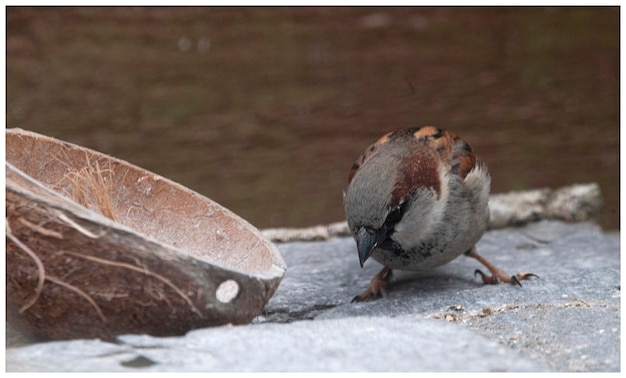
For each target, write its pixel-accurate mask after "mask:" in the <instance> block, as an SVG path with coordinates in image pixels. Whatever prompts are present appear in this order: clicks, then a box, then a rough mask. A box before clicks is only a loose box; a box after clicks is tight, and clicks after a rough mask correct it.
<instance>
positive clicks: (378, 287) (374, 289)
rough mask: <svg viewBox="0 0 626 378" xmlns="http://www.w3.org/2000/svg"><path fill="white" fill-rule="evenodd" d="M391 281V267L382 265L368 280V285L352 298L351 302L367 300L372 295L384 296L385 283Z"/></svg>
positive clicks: (385, 290) (372, 296) (385, 293)
mask: <svg viewBox="0 0 626 378" xmlns="http://www.w3.org/2000/svg"><path fill="white" fill-rule="evenodd" d="M389 281H391V269H390V268H387V267H384V268H383V269H382V270H381V271H380V272H378V274H377V275H375V276H374V278H372V280H371V281H370V286H369V287H368V288H367V290H365V291H364V292H362V293H361V294H360V295H357V296H356V297H354V298H353V299H352V302H363V301H368V300H370V299H372V298H374V297H384V296H386V295H387V285H388V284H389Z"/></svg>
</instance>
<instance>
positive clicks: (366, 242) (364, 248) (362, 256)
mask: <svg viewBox="0 0 626 378" xmlns="http://www.w3.org/2000/svg"><path fill="white" fill-rule="evenodd" d="M381 236H382V235H379V233H375V232H372V231H370V230H368V229H366V228H365V227H361V228H359V232H357V235H356V247H357V250H358V251H359V263H360V264H361V268H363V263H364V262H365V260H367V259H368V258H369V257H370V255H371V254H372V251H373V250H374V248H376V247H377V246H378V243H380V242H381V241H382V240H384V237H381Z"/></svg>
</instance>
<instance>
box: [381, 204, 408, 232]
mask: <svg viewBox="0 0 626 378" xmlns="http://www.w3.org/2000/svg"><path fill="white" fill-rule="evenodd" d="M405 210H406V202H402V203H401V204H400V205H398V206H396V207H394V208H392V209H391V210H390V211H389V214H387V219H385V226H387V228H393V226H394V225H395V224H396V223H398V222H400V220H401V219H402V217H403V216H404V211H405Z"/></svg>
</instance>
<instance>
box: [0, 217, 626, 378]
mask: <svg viewBox="0 0 626 378" xmlns="http://www.w3.org/2000/svg"><path fill="white" fill-rule="evenodd" d="M619 247H620V241H619V233H604V232H602V230H601V229H600V228H598V227H597V226H595V225H593V224H591V223H564V222H560V221H540V222H536V223H531V224H529V225H527V226H524V227H519V228H513V227H510V228H505V229H500V230H492V231H488V232H487V233H486V234H485V236H484V237H483V238H482V239H481V241H480V242H479V243H478V251H479V253H481V254H482V255H483V256H485V257H486V258H488V259H489V260H490V261H491V262H493V263H494V264H496V265H497V266H499V267H501V268H503V269H504V270H506V271H507V272H508V273H510V274H513V273H517V272H518V271H525V272H532V273H534V274H537V275H538V276H540V278H539V279H534V280H531V281H523V287H517V286H512V285H508V284H502V285H493V286H491V285H487V286H486V285H483V284H482V283H481V282H479V280H478V279H477V278H474V276H473V272H474V270H475V269H476V268H482V267H481V266H480V265H479V264H478V263H477V262H476V261H475V260H473V259H470V258H467V257H465V256H461V257H459V258H458V259H456V260H455V261H453V262H451V263H450V264H448V265H446V266H444V267H441V268H438V269H436V270H433V271H431V272H428V273H411V272H401V271H397V272H394V276H393V280H392V284H391V286H390V288H389V295H388V296H387V297H385V298H382V299H379V300H375V301H371V302H366V303H351V302H350V301H351V299H352V298H353V297H354V296H355V295H357V294H359V293H360V292H361V291H362V290H364V289H365V288H366V287H367V285H368V283H369V280H370V279H371V278H372V277H373V276H374V274H376V273H377V271H378V270H379V269H380V266H379V265H378V264H377V263H375V262H374V261H368V262H367V263H366V264H365V267H364V268H363V269H360V268H359V263H358V258H357V255H356V250H355V245H354V241H353V240H352V239H350V238H337V239H332V240H330V241H324V242H293V243H286V244H281V245H279V249H280V251H281V252H282V254H283V257H284V259H285V261H286V263H287V265H288V270H287V273H286V275H285V278H284V280H283V281H282V283H281V285H280V287H279V288H278V291H277V292H276V294H275V295H274V296H273V297H272V299H271V300H270V302H269V303H268V305H267V306H266V310H265V313H264V314H263V315H262V316H259V317H258V318H257V319H256V320H255V321H254V322H253V323H252V324H250V325H247V326H236V327H233V326H224V327H215V328H207V329H199V330H195V331H192V332H189V333H188V334H187V335H185V336H183V337H167V338H156V337H151V336H146V335H125V336H120V337H119V338H118V341H117V343H106V342H102V341H99V340H73V341H56V342H47V343H34V344H28V343H27V344H26V345H23V346H19V344H20V343H24V341H20V339H19V335H15V334H13V333H12V331H11V329H10V328H9V329H8V331H9V332H8V333H9V335H10V336H11V337H10V338H9V340H8V341H7V347H8V349H7V351H6V367H7V371H619V370H620V332H621V329H620V248H619ZM25 342H27V341H25Z"/></svg>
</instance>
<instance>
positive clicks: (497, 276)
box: [465, 247, 539, 286]
mask: <svg viewBox="0 0 626 378" xmlns="http://www.w3.org/2000/svg"><path fill="white" fill-rule="evenodd" d="M465 254H466V255H467V256H469V257H472V258H474V259H476V260H478V262H480V263H481V264H483V265H484V266H485V267H486V268H487V269H489V272H491V276H488V275H486V274H485V273H483V272H482V271H481V270H480V269H476V270H475V271H474V277H476V275H477V274H480V276H481V278H482V279H483V282H484V283H486V284H489V285H495V284H499V283H500V282H504V283H510V284H513V285H518V286H522V284H521V283H520V281H524V280H529V279H530V278H531V277H536V278H539V276H538V275H536V274H533V273H526V272H521V273H517V274H516V275H514V276H509V275H508V274H506V273H505V272H504V271H503V270H502V269H500V268H498V267H497V266H495V265H493V264H492V263H490V262H489V261H487V259H485V258H484V257H482V256H481V255H479V254H478V253H477V252H476V247H472V248H471V249H470V250H469V251H467V252H465Z"/></svg>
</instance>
